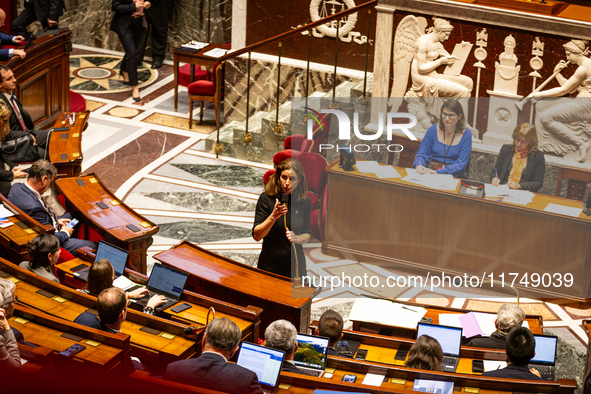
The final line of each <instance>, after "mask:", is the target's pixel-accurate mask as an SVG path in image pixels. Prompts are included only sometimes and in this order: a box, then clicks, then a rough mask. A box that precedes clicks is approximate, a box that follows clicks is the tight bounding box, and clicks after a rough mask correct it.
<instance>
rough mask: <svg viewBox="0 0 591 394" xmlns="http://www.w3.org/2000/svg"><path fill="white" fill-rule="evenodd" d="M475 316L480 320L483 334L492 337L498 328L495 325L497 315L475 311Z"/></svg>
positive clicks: (479, 323)
mask: <svg viewBox="0 0 591 394" xmlns="http://www.w3.org/2000/svg"><path fill="white" fill-rule="evenodd" d="M474 316H475V317H476V320H477V321H478V325H479V326H480V330H481V331H482V335H484V336H485V337H490V335H491V334H492V333H493V332H495V331H496V330H497V328H496V327H495V320H496V319H497V315H493V314H491V313H482V312H474Z"/></svg>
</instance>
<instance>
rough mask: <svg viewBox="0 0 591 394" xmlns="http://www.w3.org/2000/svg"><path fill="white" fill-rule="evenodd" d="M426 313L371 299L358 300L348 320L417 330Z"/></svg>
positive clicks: (413, 307)
mask: <svg viewBox="0 0 591 394" xmlns="http://www.w3.org/2000/svg"><path fill="white" fill-rule="evenodd" d="M426 313H427V310H426V309H425V308H422V307H419V306H410V305H403V304H399V303H397V302H392V301H388V300H376V299H373V298H358V299H356V300H355V304H354V305H353V309H352V310H351V313H350V314H349V320H354V321H364V322H368V323H378V324H385V325H388V326H397V327H405V328H417V324H418V323H419V321H420V320H421V319H422V318H423V317H424V316H425V314H426Z"/></svg>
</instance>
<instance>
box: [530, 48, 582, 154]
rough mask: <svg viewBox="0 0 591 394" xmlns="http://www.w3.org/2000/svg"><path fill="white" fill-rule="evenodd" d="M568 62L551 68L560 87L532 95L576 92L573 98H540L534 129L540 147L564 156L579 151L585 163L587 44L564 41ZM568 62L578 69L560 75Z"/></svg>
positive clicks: (545, 95) (561, 62) (556, 95)
mask: <svg viewBox="0 0 591 394" xmlns="http://www.w3.org/2000/svg"><path fill="white" fill-rule="evenodd" d="M564 49H565V51H566V57H567V59H568V61H567V62H565V61H563V60H561V61H560V63H558V64H557V65H556V67H555V68H554V72H558V74H557V75H556V79H557V80H558V82H559V83H560V85H561V86H560V87H557V88H553V89H548V90H543V91H540V92H535V93H533V94H532V96H533V97H535V98H540V97H558V96H564V95H566V94H570V93H574V92H578V94H577V97H576V98H562V99H559V100H551V101H542V102H539V103H537V105H536V121H535V124H536V129H537V130H538V132H539V134H540V135H539V140H540V143H539V147H540V150H542V151H546V152H554V153H557V154H561V155H565V154H567V153H569V152H571V151H577V150H578V153H579V159H578V160H579V161H580V162H584V161H585V159H586V155H587V151H588V150H589V147H590V144H589V139H590V138H591V59H589V58H587V57H586V56H587V54H588V52H589V50H588V43H587V42H586V41H582V40H571V41H569V42H567V43H566V44H564ZM569 63H573V64H576V65H577V66H578V67H577V70H576V71H575V73H574V74H573V75H572V76H571V77H570V78H569V79H566V78H565V77H564V76H562V75H561V74H560V71H561V70H563V69H564V68H565V67H566V66H567V65H568V64H569Z"/></svg>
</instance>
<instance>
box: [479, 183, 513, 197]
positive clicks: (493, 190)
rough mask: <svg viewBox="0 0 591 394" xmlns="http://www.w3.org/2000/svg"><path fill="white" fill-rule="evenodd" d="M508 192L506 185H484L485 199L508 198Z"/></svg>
mask: <svg viewBox="0 0 591 394" xmlns="http://www.w3.org/2000/svg"><path fill="white" fill-rule="evenodd" d="M510 190H511V189H509V186H507V185H499V186H493V185H492V184H490V183H485V184H484V196H485V197H509V191H510Z"/></svg>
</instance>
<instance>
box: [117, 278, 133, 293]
mask: <svg viewBox="0 0 591 394" xmlns="http://www.w3.org/2000/svg"><path fill="white" fill-rule="evenodd" d="M113 286H115V287H118V288H120V289H121V290H126V289H129V288H131V287H133V286H135V283H133V282H132V281H130V280H129V279H127V278H126V277H125V276H120V277H118V278H117V279H115V280H114V281H113Z"/></svg>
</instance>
